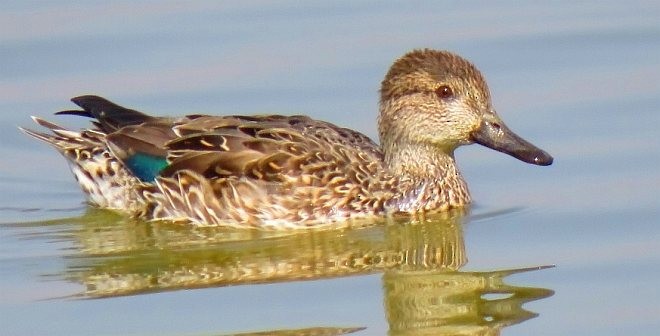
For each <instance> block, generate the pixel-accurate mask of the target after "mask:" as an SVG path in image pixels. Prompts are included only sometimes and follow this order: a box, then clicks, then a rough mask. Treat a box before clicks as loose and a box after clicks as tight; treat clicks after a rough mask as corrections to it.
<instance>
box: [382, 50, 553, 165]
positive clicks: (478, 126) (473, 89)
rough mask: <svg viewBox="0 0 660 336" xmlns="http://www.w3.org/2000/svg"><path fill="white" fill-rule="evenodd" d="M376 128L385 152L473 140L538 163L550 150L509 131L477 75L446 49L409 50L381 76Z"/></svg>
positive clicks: (448, 147) (447, 148)
mask: <svg viewBox="0 0 660 336" xmlns="http://www.w3.org/2000/svg"><path fill="white" fill-rule="evenodd" d="M380 94H381V103H380V104H381V106H380V110H381V111H380V116H379V119H378V129H379V133H380V140H381V144H382V146H383V150H384V152H385V155H386V160H387V156H388V154H389V153H392V152H396V151H397V150H399V148H401V147H405V146H424V147H432V148H434V149H435V150H438V151H442V152H445V153H447V154H449V155H452V154H453V151H454V149H456V147H458V146H460V145H466V144H471V143H475V142H476V143H479V144H481V145H484V146H486V147H489V148H492V149H494V150H497V151H500V152H503V153H506V154H509V155H511V156H513V157H515V158H517V159H519V160H522V161H524V162H527V163H532V164H536V165H541V166H547V165H550V164H552V156H550V155H549V154H548V153H546V152H545V151H543V150H541V149H539V148H537V147H536V146H534V145H532V144H531V143H529V142H527V141H525V140H524V139H522V138H521V137H519V136H518V135H516V134H515V133H513V132H512V131H511V130H509V128H507V127H506V125H505V124H504V123H503V122H502V120H501V119H500V117H499V116H498V115H497V113H496V112H495V109H494V108H493V106H492V104H491V100H490V92H489V90H488V86H487V85H486V81H485V80H484V78H483V76H482V75H481V73H480V72H479V70H477V68H476V67H475V66H474V65H472V63H470V62H468V61H467V60H465V59H463V58H462V57H460V56H458V55H455V54H453V53H450V52H447V51H437V50H429V49H424V50H415V51H412V52H410V53H408V54H406V55H404V56H403V57H401V58H400V59H398V60H397V61H396V62H394V64H393V65H392V67H391V68H390V70H389V71H388V73H387V75H386V76H385V79H384V80H383V82H382V87H381V90H380Z"/></svg>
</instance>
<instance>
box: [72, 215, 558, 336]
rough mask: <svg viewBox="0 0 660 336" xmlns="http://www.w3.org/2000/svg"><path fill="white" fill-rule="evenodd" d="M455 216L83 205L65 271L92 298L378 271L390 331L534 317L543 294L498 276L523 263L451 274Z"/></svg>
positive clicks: (460, 251)
mask: <svg viewBox="0 0 660 336" xmlns="http://www.w3.org/2000/svg"><path fill="white" fill-rule="evenodd" d="M464 218H465V214H464V213H462V212H459V211H454V212H449V213H446V214H443V215H441V216H438V217H435V218H432V219H428V220H427V221H425V222H424V223H418V224H406V225H401V223H395V222H394V221H390V222H388V223H381V224H379V225H373V226H371V227H365V228H360V229H350V230H341V231H337V230H334V231H309V232H300V233H295V234H294V233H267V232H258V231H245V230H243V231H230V230H218V229H211V228H190V227H181V226H176V225H173V224H162V223H161V224H159V223H136V222H131V221H128V220H126V219H124V218H123V217H118V216H116V215H113V214H112V213H108V212H105V211H98V210H90V212H89V213H87V214H86V215H85V216H83V217H82V218H78V219H76V221H80V222H82V223H81V224H79V225H72V226H71V227H72V228H73V229H72V230H71V231H69V232H70V233H69V234H70V235H71V237H70V238H71V239H72V240H74V241H76V242H77V244H78V250H79V251H80V253H78V254H77V255H75V256H73V257H71V258H70V260H69V264H68V269H67V271H66V274H67V277H68V278H69V279H71V280H72V281H75V282H79V283H82V284H84V285H85V291H84V293H81V296H84V297H91V298H98V297H114V296H122V295H136V294H142V293H149V292H156V291H169V290H177V289H189V288H199V287H211V286H213V287H218V286H227V285H238V284H255V283H274V282H283V281H295V280H312V279H325V278H332V277H343V276H351V275H363V274H370V273H377V272H379V273H383V289H384V301H385V308H386V314H387V320H388V322H389V326H390V334H391V335H455V334H460V335H493V334H499V330H500V329H502V328H503V327H505V326H508V325H512V324H516V323H519V322H521V321H524V320H526V319H529V318H532V317H534V316H536V315H535V314H534V313H531V312H528V311H526V310H524V309H523V308H522V305H523V304H524V303H526V302H529V301H532V300H537V299H540V298H544V297H548V296H550V295H552V291H551V290H547V289H540V288H529V287H517V286H511V285H508V284H505V283H504V282H503V278H504V277H506V276H507V275H510V274H512V273H516V272H520V271H526V270H529V269H521V270H504V271H495V272H462V271H458V269H459V268H460V267H461V266H463V265H464V264H465V263H466V255H465V246H464V242H463V232H462V222H463V221H464ZM64 221H68V223H71V221H72V220H71V219H68V220H64ZM536 269H538V268H536ZM347 330H349V329H347ZM350 330H351V331H355V330H357V329H350ZM326 331H327V330H326Z"/></svg>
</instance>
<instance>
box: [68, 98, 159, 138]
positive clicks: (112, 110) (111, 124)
mask: <svg viewBox="0 0 660 336" xmlns="http://www.w3.org/2000/svg"><path fill="white" fill-rule="evenodd" d="M71 101H72V102H74V103H75V104H76V105H78V106H80V107H82V108H83V110H82V111H81V110H66V111H60V112H57V113H56V114H60V115H61V114H66V115H77V116H82V117H88V118H94V119H96V120H98V123H95V124H96V125H97V126H99V128H100V129H101V130H102V131H104V132H106V133H112V132H114V131H116V130H118V129H120V128H122V127H124V126H129V125H137V124H141V123H144V122H146V121H149V120H152V119H153V117H151V116H149V115H146V114H144V113H142V112H138V111H135V110H131V109H127V108H125V107H122V106H119V105H117V104H115V103H113V102H111V101H109V100H107V99H105V98H102V97H99V96H93V95H88V96H79V97H75V98H72V99H71Z"/></svg>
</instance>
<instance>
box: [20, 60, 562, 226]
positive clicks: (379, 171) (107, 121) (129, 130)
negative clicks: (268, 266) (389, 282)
mask: <svg viewBox="0 0 660 336" xmlns="http://www.w3.org/2000/svg"><path fill="white" fill-rule="evenodd" d="M73 101H74V102H75V103H76V104H77V105H79V106H80V107H82V108H83V110H82V111H63V112H61V113H62V114H75V115H82V116H87V117H92V118H94V119H95V122H94V124H95V125H96V127H97V129H96V130H84V131H82V132H72V131H68V130H65V129H64V128H61V127H59V126H57V125H54V124H52V123H49V122H46V121H44V120H42V119H39V118H35V120H36V121H37V123H39V124H40V125H42V126H44V127H46V128H48V129H50V130H51V131H52V133H53V134H43V133H37V132H34V131H30V130H25V131H26V132H27V133H28V134H30V135H33V136H35V137H37V138H39V139H41V140H44V141H46V142H48V143H50V144H52V145H53V146H55V148H57V149H58V150H59V151H60V152H62V153H63V154H64V155H65V157H67V158H68V160H69V162H70V164H71V165H72V169H73V171H74V174H75V175H76V176H77V177H78V180H79V182H80V184H81V185H82V186H83V190H85V191H86V192H87V193H88V194H89V195H90V196H89V198H90V201H91V202H92V203H94V204H96V205H98V206H101V207H107V208H114V209H120V210H122V211H124V212H128V213H130V214H132V215H134V216H139V217H143V218H146V219H162V220H174V221H186V222H192V223H196V224H198V225H227V226H234V227H256V228H265V229H284V228H304V227H324V226H332V227H342V226H347V225H352V224H355V223H356V221H358V222H362V221H364V220H367V221H368V220H370V219H372V218H375V217H377V216H386V215H396V214H407V215H412V216H414V217H418V216H423V215H424V214H425V213H427V212H436V211H443V210H446V209H449V208H453V207H462V206H465V205H467V204H468V203H469V202H470V196H469V193H468V190H467V186H466V184H465V181H464V180H463V178H462V177H461V175H460V173H459V172H458V169H457V167H456V164H455V162H454V156H453V152H454V149H455V148H456V147H457V146H459V145H463V144H469V143H472V142H479V143H481V144H484V145H486V146H488V147H491V148H494V149H496V150H499V151H502V152H505V153H508V154H510V155H512V156H514V157H517V158H519V159H521V160H523V161H526V162H529V163H535V164H540V165H547V164H550V163H551V162H552V158H551V157H550V156H549V155H548V154H546V153H545V152H543V151H541V150H540V149H538V148H536V147H534V146H532V145H531V144H529V143H527V142H525V141H524V140H522V139H521V138H519V137H517V136H516V135H515V134H513V133H512V132H511V131H509V130H508V129H507V128H506V127H505V126H504V124H503V123H502V122H501V120H500V119H499V117H498V116H497V115H496V114H495V112H494V110H493V109H492V107H491V102H490V95H489V92H488V88H487V86H486V83H485V81H484V79H483V77H482V76H481V74H480V73H479V71H478V70H477V69H476V68H475V67H474V66H473V65H472V64H471V63H469V62H468V61H466V60H464V59H463V58H461V57H459V56H457V55H454V54H452V53H449V52H444V51H435V50H428V49H426V50H416V51H413V52H410V53H408V54H406V55H405V56H403V57H402V58H401V59H399V60H397V61H396V62H395V63H394V65H392V67H391V68H390V70H389V72H388V73H387V75H386V76H385V79H384V80H383V82H382V87H381V103H380V116H379V118H378V127H379V135H380V140H381V145H380V146H379V145H377V144H376V143H374V142H373V141H372V140H371V139H369V138H368V137H367V136H365V135H363V134H361V133H359V132H356V131H353V130H350V129H347V128H341V127H338V126H335V125H333V124H330V123H327V122H323V121H318V120H314V119H311V118H309V117H305V116H290V117H286V116H276V115H268V116H251V117H247V116H222V117H221V116H205V115H190V116H186V117H182V118H157V117H151V116H148V115H145V114H142V113H140V112H137V111H134V110H129V109H125V108H123V107H121V106H118V105H115V104H113V103H111V102H109V101H107V100H105V99H103V98H100V97H96V96H82V97H77V98H74V99H73ZM94 162H98V164H97V165H95V164H94ZM88 175H89V176H88ZM95 184H96V186H94V185H95ZM99 185H102V186H99Z"/></svg>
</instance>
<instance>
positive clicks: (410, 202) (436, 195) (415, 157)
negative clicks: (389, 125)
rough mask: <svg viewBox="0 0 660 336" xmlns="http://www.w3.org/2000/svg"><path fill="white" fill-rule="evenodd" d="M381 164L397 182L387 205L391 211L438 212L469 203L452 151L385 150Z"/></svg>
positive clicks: (427, 148)
mask: <svg viewBox="0 0 660 336" xmlns="http://www.w3.org/2000/svg"><path fill="white" fill-rule="evenodd" d="M385 153H386V154H385V165H386V167H387V168H388V170H389V172H391V173H392V174H394V176H395V177H396V179H397V180H398V184H399V185H398V190H399V193H397V195H396V196H394V197H393V199H392V200H391V202H390V204H388V206H389V207H390V208H391V209H392V210H395V211H401V212H419V211H422V212H424V211H439V210H446V209H448V208H453V207H459V206H464V205H467V204H469V203H470V193H469V191H468V188H467V185H466V183H465V180H464V179H463V176H461V174H460V172H459V171H458V167H457V166H456V161H455V160H454V153H453V148H452V149H447V150H441V149H439V148H437V147H434V146H431V145H426V144H407V145H404V146H400V147H399V148H397V149H396V150H391V151H389V150H386V151H385Z"/></svg>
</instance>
